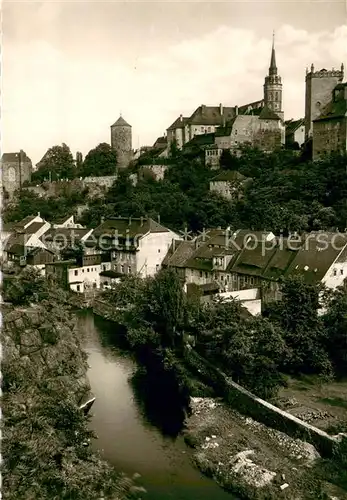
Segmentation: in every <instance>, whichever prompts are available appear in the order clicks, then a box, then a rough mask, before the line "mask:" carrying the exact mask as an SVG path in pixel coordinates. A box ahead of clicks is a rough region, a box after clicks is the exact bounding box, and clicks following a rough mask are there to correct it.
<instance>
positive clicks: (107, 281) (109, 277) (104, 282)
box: [100, 269, 122, 290]
mask: <svg viewBox="0 0 347 500" xmlns="http://www.w3.org/2000/svg"><path fill="white" fill-rule="evenodd" d="M121 277H122V275H121V274H120V273H117V271H112V269H110V270H108V271H101V273H100V288H101V289H102V290H107V289H110V288H112V286H113V285H116V284H117V283H119V282H120V280H121Z"/></svg>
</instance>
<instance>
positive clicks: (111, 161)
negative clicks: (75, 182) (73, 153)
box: [78, 142, 117, 177]
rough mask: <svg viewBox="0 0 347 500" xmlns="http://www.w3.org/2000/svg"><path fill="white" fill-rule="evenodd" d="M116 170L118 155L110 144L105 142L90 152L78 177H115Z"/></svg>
mask: <svg viewBox="0 0 347 500" xmlns="http://www.w3.org/2000/svg"><path fill="white" fill-rule="evenodd" d="M116 168H117V153H116V151H115V150H114V149H112V148H111V146H110V145H109V144H106V143H105V142H103V143H101V144H99V145H98V146H96V148H94V149H91V150H90V151H89V153H88V154H87V156H86V157H85V159H84V162H83V164H82V166H81V168H80V170H79V172H78V175H79V176H82V177H88V176H93V177H100V176H103V175H115V174H116Z"/></svg>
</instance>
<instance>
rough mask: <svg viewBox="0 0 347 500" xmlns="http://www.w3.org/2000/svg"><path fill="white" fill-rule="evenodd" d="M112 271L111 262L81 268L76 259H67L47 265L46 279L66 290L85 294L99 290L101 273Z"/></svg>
mask: <svg viewBox="0 0 347 500" xmlns="http://www.w3.org/2000/svg"><path fill="white" fill-rule="evenodd" d="M110 269H111V263H110V262H104V263H101V264H93V265H85V266H81V265H79V264H78V263H77V262H76V260H75V259H67V260H60V261H56V262H53V263H50V264H47V265H46V277H47V278H48V279H51V280H54V281H55V282H56V283H57V284H58V285H59V286H61V287H62V288H64V289H65V290H72V291H74V292H78V293H85V292H88V291H90V290H97V289H99V288H100V273H102V272H104V271H108V270H110Z"/></svg>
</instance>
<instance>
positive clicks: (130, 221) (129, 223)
mask: <svg viewBox="0 0 347 500" xmlns="http://www.w3.org/2000/svg"><path fill="white" fill-rule="evenodd" d="M129 226H131V217H129Z"/></svg>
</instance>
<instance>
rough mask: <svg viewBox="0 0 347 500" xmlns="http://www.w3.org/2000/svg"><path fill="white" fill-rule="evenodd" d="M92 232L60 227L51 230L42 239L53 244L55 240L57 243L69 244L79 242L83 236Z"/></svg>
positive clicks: (84, 229)
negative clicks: (64, 242)
mask: <svg viewBox="0 0 347 500" xmlns="http://www.w3.org/2000/svg"><path fill="white" fill-rule="evenodd" d="M89 232H90V229H88V228H82V229H80V228H73V227H59V228H51V229H49V230H48V231H47V232H46V233H45V234H44V235H43V236H41V239H44V241H45V242H51V241H53V240H54V242H55V243H59V242H60V241H66V243H67V244H69V243H70V242H73V241H75V242H78V241H80V240H81V239H82V238H83V236H85V235H86V234H87V233H89Z"/></svg>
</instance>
